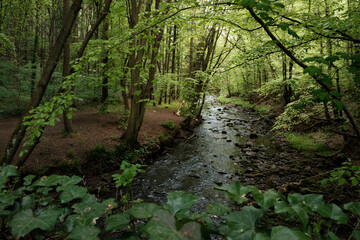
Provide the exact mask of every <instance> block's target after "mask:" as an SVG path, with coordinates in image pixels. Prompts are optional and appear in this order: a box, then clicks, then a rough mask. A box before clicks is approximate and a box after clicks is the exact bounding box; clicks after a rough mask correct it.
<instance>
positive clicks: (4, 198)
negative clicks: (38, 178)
mask: <svg viewBox="0 0 360 240" xmlns="http://www.w3.org/2000/svg"><path fill="white" fill-rule="evenodd" d="M19 197H20V195H15V194H11V193H6V194H1V195H0V216H2V215H9V214H10V212H9V211H5V208H6V207H8V206H12V205H13V204H14V202H15V200H16V199H18V198H19Z"/></svg>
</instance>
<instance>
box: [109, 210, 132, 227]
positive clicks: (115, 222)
mask: <svg viewBox="0 0 360 240" xmlns="http://www.w3.org/2000/svg"><path fill="white" fill-rule="evenodd" d="M129 223H130V217H129V214H127V213H118V214H115V215H111V216H110V217H109V218H108V219H106V228H105V231H111V230H122V229H123V228H124V227H126V226H127V225H128V224H129Z"/></svg>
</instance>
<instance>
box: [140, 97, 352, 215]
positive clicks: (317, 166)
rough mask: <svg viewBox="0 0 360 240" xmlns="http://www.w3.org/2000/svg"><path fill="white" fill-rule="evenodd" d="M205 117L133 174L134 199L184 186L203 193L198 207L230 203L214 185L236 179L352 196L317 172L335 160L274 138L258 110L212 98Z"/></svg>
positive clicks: (160, 198) (160, 199) (153, 198)
mask: <svg viewBox="0 0 360 240" xmlns="http://www.w3.org/2000/svg"><path fill="white" fill-rule="evenodd" d="M203 119H204V121H203V122H202V123H201V124H200V125H199V126H198V127H197V128H196V129H195V131H194V135H193V137H192V138H190V139H188V140H186V141H183V142H181V143H179V144H178V145H177V146H176V147H174V148H168V149H166V150H165V152H164V153H163V154H162V155H161V156H159V157H158V158H156V159H155V160H154V161H153V163H152V164H151V165H149V166H148V167H147V169H146V173H144V174H141V175H139V177H138V178H136V179H135V180H134V183H133V191H134V199H137V198H141V199H143V200H144V201H147V202H155V203H159V204H163V203H164V202H165V201H166V195H167V194H168V193H169V192H173V191H177V190H183V191H188V192H190V193H192V194H196V195H199V196H202V199H201V200H200V201H199V202H198V203H197V204H196V205H195V209H194V210H200V209H204V208H205V206H206V205H207V204H208V203H213V202H221V203H225V204H226V203H228V201H229V200H227V199H226V197H225V196H224V193H223V192H220V191H218V190H215V189H214V186H215V185H226V184H230V183H232V182H234V181H240V182H241V183H243V184H244V185H255V186H257V187H258V188H260V189H264V190H265V189H269V188H274V189H276V190H278V191H280V192H281V193H284V194H285V193H286V194H287V193H293V192H299V193H303V194H307V193H319V194H324V195H325V194H326V196H325V199H329V200H332V201H334V202H336V203H337V202H344V201H346V202H347V201H348V199H349V198H356V193H349V192H348V191H344V188H346V187H345V186H344V187H337V188H336V189H334V188H331V186H330V188H329V187H323V186H320V181H321V179H322V178H324V177H327V176H326V175H324V176H321V174H322V173H323V172H326V171H328V170H329V169H332V168H333V167H334V164H336V163H334V162H333V160H332V159H325V158H318V159H309V158H307V157H305V156H303V155H302V154H301V153H300V152H298V151H297V150H294V149H292V148H290V147H289V146H288V143H287V142H285V141H282V140H280V139H273V138H272V137H273V135H272V133H271V132H270V128H271V121H268V120H267V119H266V118H264V117H263V116H262V115H261V114H259V113H258V112H255V111H254V110H252V109H246V108H243V107H234V106H229V105H220V104H219V103H217V102H216V101H215V100H214V99H210V100H209V101H208V105H207V107H206V109H204V113H203ZM341 160H343V159H341ZM318 175H320V176H318ZM329 192H330V195H329ZM349 194H350V195H349Z"/></svg>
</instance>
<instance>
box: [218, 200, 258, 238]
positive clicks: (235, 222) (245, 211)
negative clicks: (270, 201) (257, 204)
mask: <svg viewBox="0 0 360 240" xmlns="http://www.w3.org/2000/svg"><path fill="white" fill-rule="evenodd" d="M262 215H263V211H262V210H260V209H257V208H254V207H252V206H251V207H249V206H245V207H243V208H242V209H241V211H240V212H232V213H230V214H229V215H226V216H224V219H225V221H226V224H227V225H228V226H229V228H230V231H229V236H231V239H239V238H237V237H236V238H235V236H239V237H240V236H241V235H250V236H252V238H253V237H254V236H255V233H256V232H255V224H256V221H257V220H258V219H259V218H260V217H261V216H262Z"/></svg>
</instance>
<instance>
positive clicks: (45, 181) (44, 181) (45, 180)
mask: <svg viewBox="0 0 360 240" xmlns="http://www.w3.org/2000/svg"><path fill="white" fill-rule="evenodd" d="M67 179H70V177H69V176H60V175H51V176H42V177H41V178H39V179H38V180H36V181H35V182H34V183H33V184H32V185H31V186H32V187H51V186H56V185H59V184H60V183H61V182H64V181H66V180H67Z"/></svg>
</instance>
